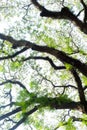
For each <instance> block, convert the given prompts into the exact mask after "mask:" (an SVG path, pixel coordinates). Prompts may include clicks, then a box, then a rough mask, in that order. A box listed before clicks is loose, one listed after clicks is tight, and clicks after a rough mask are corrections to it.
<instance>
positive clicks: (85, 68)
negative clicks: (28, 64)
mask: <svg viewBox="0 0 87 130" xmlns="http://www.w3.org/2000/svg"><path fill="white" fill-rule="evenodd" d="M0 39H2V40H3V39H4V40H7V41H9V42H11V43H12V45H13V46H15V47H16V48H17V47H22V46H25V47H28V48H31V49H32V50H35V51H38V52H43V53H48V54H51V55H53V56H55V57H56V58H57V59H59V60H60V61H61V62H63V63H68V64H70V65H72V66H73V67H74V68H76V69H78V70H79V71H80V72H81V73H82V74H83V75H85V76H87V65H86V64H84V63H82V62H81V61H80V60H77V59H74V58H72V57H70V56H68V55H67V54H66V53H65V52H63V51H59V50H56V49H54V48H50V47H48V46H39V45H36V44H35V43H31V42H30V41H25V40H19V41H17V40H15V39H13V38H12V37H10V36H6V35H4V34H1V33H0Z"/></svg>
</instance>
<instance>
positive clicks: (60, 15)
mask: <svg viewBox="0 0 87 130" xmlns="http://www.w3.org/2000/svg"><path fill="white" fill-rule="evenodd" d="M31 2H32V3H33V4H34V5H35V6H36V7H38V9H39V10H40V11H41V14H40V15H41V16H42V17H50V18H54V19H67V20H70V21H71V22H74V23H75V24H76V26H77V27H79V28H80V30H81V31H82V32H84V33H86V34H87V25H86V24H85V23H84V22H82V21H81V20H79V19H78V18H77V16H76V15H74V14H73V13H72V12H71V11H70V10H69V8H67V7H64V8H62V9H61V11H60V12H54V11H50V10H47V9H46V8H44V7H43V6H41V5H40V4H39V3H38V2H37V0H31ZM40 6H41V8H39V7H40Z"/></svg>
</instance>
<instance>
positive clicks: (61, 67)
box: [22, 56, 66, 70]
mask: <svg viewBox="0 0 87 130" xmlns="http://www.w3.org/2000/svg"><path fill="white" fill-rule="evenodd" d="M30 59H34V60H46V61H48V62H49V63H50V65H51V66H52V67H53V68H54V69H55V70H61V69H66V67H65V66H56V65H55V64H54V63H53V61H52V59H51V58H49V57H48V56H47V57H42V56H33V57H32V56H29V57H27V58H25V59H23V60H22V61H27V60H30Z"/></svg>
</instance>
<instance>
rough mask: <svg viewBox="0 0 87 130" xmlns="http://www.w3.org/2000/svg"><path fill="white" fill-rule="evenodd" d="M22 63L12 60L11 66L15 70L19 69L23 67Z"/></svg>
mask: <svg viewBox="0 0 87 130" xmlns="http://www.w3.org/2000/svg"><path fill="white" fill-rule="evenodd" d="M21 65H22V63H21V62H18V61H15V62H11V64H10V67H11V70H15V69H19V68H20V67H21Z"/></svg>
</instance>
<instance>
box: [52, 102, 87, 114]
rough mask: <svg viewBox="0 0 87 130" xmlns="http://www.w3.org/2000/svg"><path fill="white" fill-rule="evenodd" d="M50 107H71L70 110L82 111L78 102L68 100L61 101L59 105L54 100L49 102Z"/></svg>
mask: <svg viewBox="0 0 87 130" xmlns="http://www.w3.org/2000/svg"><path fill="white" fill-rule="evenodd" d="M86 103H87V102H86ZM50 106H51V107H52V108H55V109H71V110H78V111H82V112H83V113H85V112H84V109H83V106H82V104H81V103H80V102H73V101H72V102H69V103H61V104H60V105H59V104H58V103H56V102H55V101H54V102H53V103H52V104H50Z"/></svg>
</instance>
